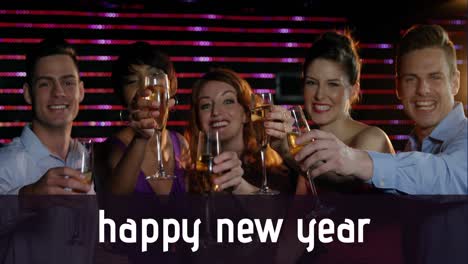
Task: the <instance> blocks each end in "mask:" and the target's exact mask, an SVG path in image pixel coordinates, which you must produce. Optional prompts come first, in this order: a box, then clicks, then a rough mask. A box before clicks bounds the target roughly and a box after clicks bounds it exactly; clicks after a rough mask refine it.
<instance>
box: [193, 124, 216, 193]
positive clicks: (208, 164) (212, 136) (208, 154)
mask: <svg viewBox="0 0 468 264" xmlns="http://www.w3.org/2000/svg"><path fill="white" fill-rule="evenodd" d="M220 151H221V144H220V141H219V133H218V130H212V131H209V132H208V133H205V132H200V134H199V135H198V149H197V161H196V165H195V170H196V177H197V182H199V188H200V190H199V191H200V192H201V193H210V192H213V191H218V189H219V186H218V185H216V184H214V183H213V179H214V178H216V177H219V176H220V175H219V174H216V173H213V166H214V161H213V160H214V158H215V157H216V156H218V155H219V154H220Z"/></svg>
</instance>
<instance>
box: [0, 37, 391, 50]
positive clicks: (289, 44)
mask: <svg viewBox="0 0 468 264" xmlns="http://www.w3.org/2000/svg"><path fill="white" fill-rule="evenodd" d="M41 40H42V39H40V38H0V43H27V44H34V43H39V42H40V41H41ZM67 41H69V42H70V44H74V45H129V44H132V43H134V42H135V41H136V40H122V39H67ZM143 41H146V42H148V43H150V44H151V45H158V46H194V47H198V46H213V47H244V48H247V47H248V48H309V47H310V43H300V42H252V41H247V42H236V41H204V40H198V41H192V40H143ZM379 45H380V46H379ZM387 45H390V44H369V45H367V44H360V47H361V48H372V49H378V48H380V49H387V48H388V47H387Z"/></svg>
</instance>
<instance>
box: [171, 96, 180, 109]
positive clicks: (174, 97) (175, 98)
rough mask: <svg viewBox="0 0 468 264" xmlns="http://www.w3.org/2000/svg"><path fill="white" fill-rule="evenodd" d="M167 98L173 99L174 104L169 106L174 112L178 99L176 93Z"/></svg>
mask: <svg viewBox="0 0 468 264" xmlns="http://www.w3.org/2000/svg"><path fill="white" fill-rule="evenodd" d="M169 99H174V106H173V107H172V108H171V110H170V111H171V112H175V111H176V108H175V107H176V106H177V105H178V104H179V99H178V98H177V96H176V95H174V96H172V97H171V98H169Z"/></svg>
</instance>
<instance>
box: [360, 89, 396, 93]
mask: <svg viewBox="0 0 468 264" xmlns="http://www.w3.org/2000/svg"><path fill="white" fill-rule="evenodd" d="M360 93H361V94H395V90H394V89H362V90H361V91H360Z"/></svg>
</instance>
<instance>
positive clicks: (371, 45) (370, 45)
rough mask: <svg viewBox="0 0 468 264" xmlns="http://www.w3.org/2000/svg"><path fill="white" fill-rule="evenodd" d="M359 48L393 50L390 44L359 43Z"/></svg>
mask: <svg viewBox="0 0 468 264" xmlns="http://www.w3.org/2000/svg"><path fill="white" fill-rule="evenodd" d="M359 48H364V49H393V45H392V44H388V43H367V44H366V43H359Z"/></svg>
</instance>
